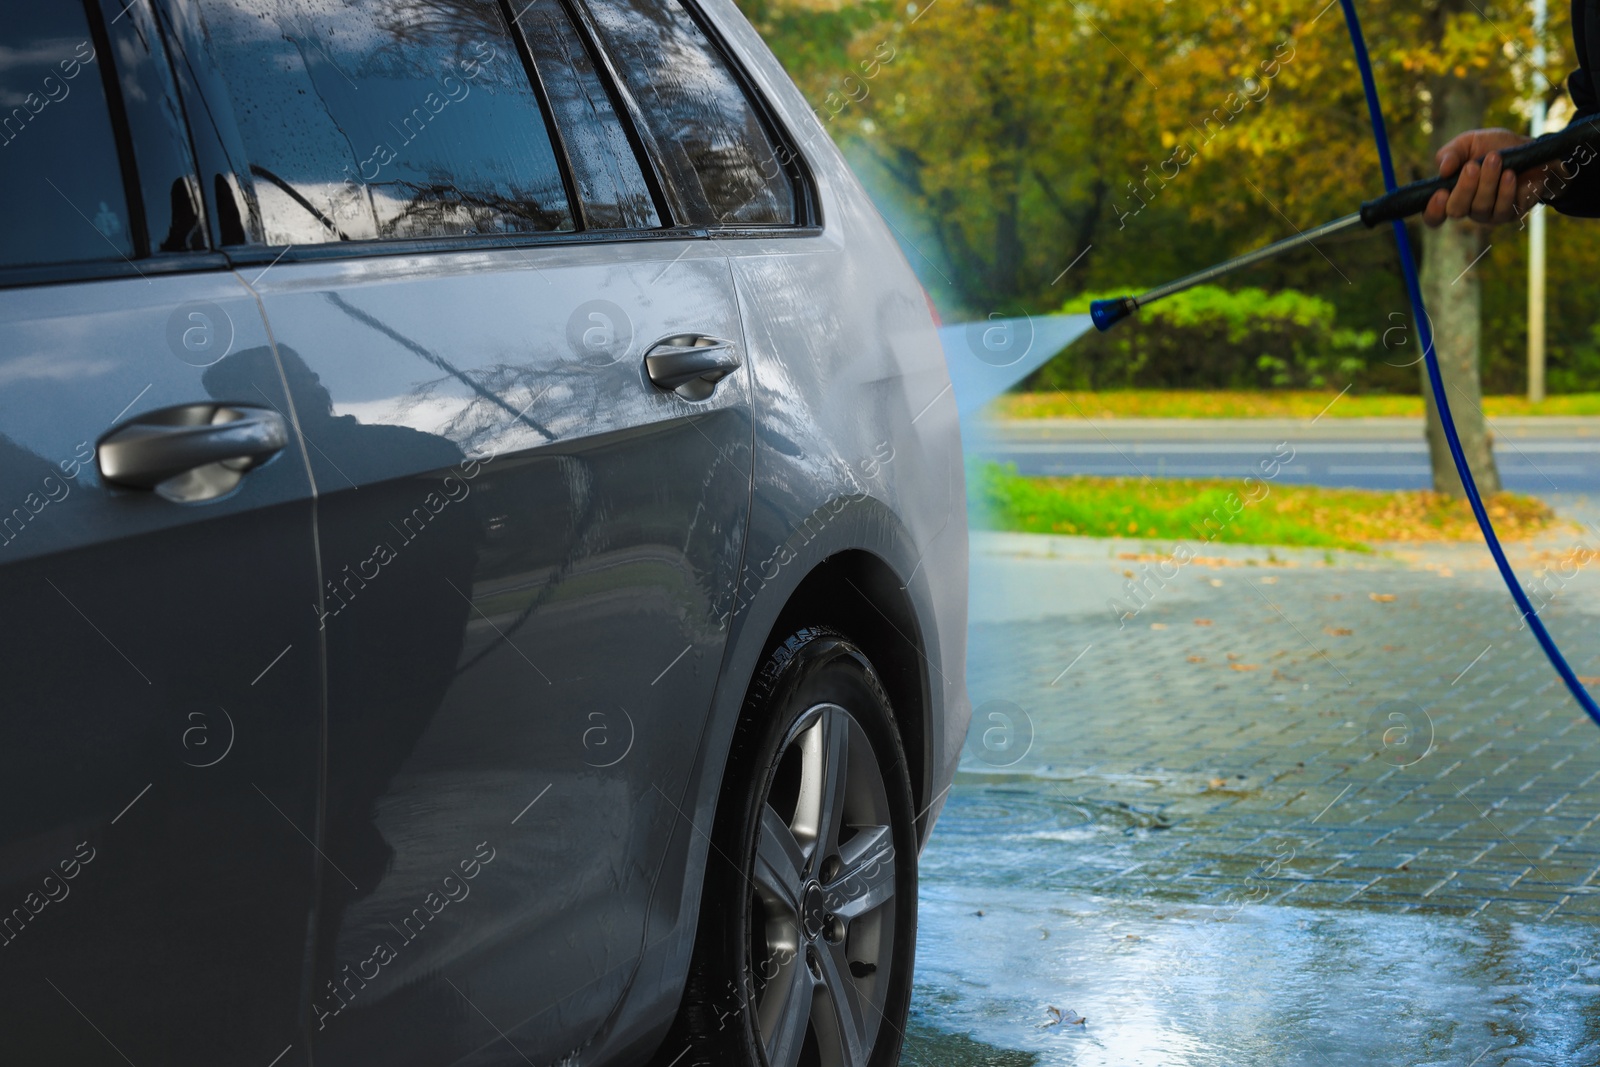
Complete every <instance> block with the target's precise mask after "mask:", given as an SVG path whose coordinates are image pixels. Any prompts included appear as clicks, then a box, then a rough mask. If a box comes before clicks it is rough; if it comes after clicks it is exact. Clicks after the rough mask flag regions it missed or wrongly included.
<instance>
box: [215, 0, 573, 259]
mask: <svg viewBox="0 0 1600 1067" xmlns="http://www.w3.org/2000/svg"><path fill="white" fill-rule="evenodd" d="M200 9H201V11H202V12H203V15H204V20H205V29H206V34H207V37H208V38H209V40H210V42H211V49H212V52H213V55H214V57H215V59H216V61H217V65H218V66H219V67H220V68H221V70H222V73H223V77H224V78H225V79H226V80H227V82H228V88H229V92H230V94H231V95H232V97H233V105H234V110H235V113H236V114H237V115H238V121H239V129H240V134H241V136H242V137H243V139H244V147H245V151H246V153H247V154H248V156H249V166H250V176H251V178H252V179H253V180H254V184H255V195H256V199H257V201H258V206H259V210H260V214H261V221H262V226H263V229H264V230H265V233H266V240H267V243H269V244H315V243H320V242H325V241H339V240H358V239H363V238H374V237H380V238H414V237H453V236H461V235H469V234H495V233H537V232H543V231H548V230H568V229H571V228H572V212H571V209H570V207H569V205H568V203H567V197H566V192H565V189H564V187H563V184H562V180H561V172H560V170H559V168H558V167H557V165H556V159H555V152H554V151H553V149H552V148H551V145H550V136H549V131H548V127H547V126H546V123H545V119H544V115H543V113H542V111H541V109H540V107H539V104H538V100H537V98H536V97H535V96H534V93H533V89H532V86H531V85H529V83H528V78H527V72H526V70H525V69H524V67H523V65H522V62H521V59H520V57H519V55H518V53H517V50H516V48H515V46H514V44H513V42H512V38H511V35H510V33H509V32H508V31H507V29H506V24H505V20H504V19H503V18H502V17H501V13H500V7H499V5H498V4H496V3H493V2H489V0H399V2H393V0H354V2H341V0H252V2H251V3H250V4H248V5H246V4H240V3H238V2H237V0H200Z"/></svg>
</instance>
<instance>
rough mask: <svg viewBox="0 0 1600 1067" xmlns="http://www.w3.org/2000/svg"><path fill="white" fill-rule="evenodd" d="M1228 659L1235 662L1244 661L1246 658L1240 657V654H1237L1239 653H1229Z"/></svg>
mask: <svg viewBox="0 0 1600 1067" xmlns="http://www.w3.org/2000/svg"><path fill="white" fill-rule="evenodd" d="M1228 658H1229V659H1230V660H1234V659H1243V658H1244V657H1243V656H1241V655H1239V653H1237V652H1229V653H1228Z"/></svg>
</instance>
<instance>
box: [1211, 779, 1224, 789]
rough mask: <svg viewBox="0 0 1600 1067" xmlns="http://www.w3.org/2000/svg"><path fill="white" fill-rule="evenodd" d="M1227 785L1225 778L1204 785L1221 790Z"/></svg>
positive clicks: (1212, 780)
mask: <svg viewBox="0 0 1600 1067" xmlns="http://www.w3.org/2000/svg"><path fill="white" fill-rule="evenodd" d="M1227 784H1228V780H1227V779H1226V778H1213V779H1211V781H1209V782H1207V783H1206V785H1208V786H1210V787H1211V788H1212V789H1221V788H1222V787H1223V786H1225V785H1227Z"/></svg>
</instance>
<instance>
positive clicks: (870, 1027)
mask: <svg viewBox="0 0 1600 1067" xmlns="http://www.w3.org/2000/svg"><path fill="white" fill-rule="evenodd" d="M895 884H896V857H895V851H894V828H893V811H892V809H891V808H890V805H889V791H888V787H887V785H886V784H885V782H884V780H883V774H882V772H881V771H880V770H879V768H878V761H877V757H876V755H875V754H874V752H873V750H872V745H871V742H870V741H869V740H868V739H867V735H866V732H865V731H864V730H863V729H862V727H861V724H860V723H858V722H857V721H856V720H855V718H854V717H853V716H852V715H851V714H850V713H849V712H848V711H846V710H845V709H844V708H843V707H840V706H839V705H837V704H827V703H825V704H817V705H815V706H813V707H811V708H809V709H807V711H806V713H805V714H804V715H802V716H801V717H800V719H799V720H798V722H797V723H796V725H795V727H794V729H793V730H791V731H790V734H789V737H788V739H787V740H786V742H785V744H784V747H783V749H782V750H781V753H780V756H779V761H778V766H777V769H776V771H775V772H774V774H773V775H772V778H771V780H770V781H769V784H768V792H767V796H766V798H765V799H764V800H763V803H762V807H761V825H760V826H759V828H758V829H757V833H756V854H755V865H754V871H753V873H752V877H751V886H752V888H753V890H754V892H753V893H752V894H751V899H750V912H751V914H750V927H749V928H750V941H751V944H750V959H751V961H752V968H753V978H754V985H755V996H754V1000H753V1007H754V1020H753V1021H754V1023H755V1030H756V1035H757V1038H758V1040H759V1042H760V1044H761V1048H762V1051H763V1053H764V1054H765V1057H766V1061H767V1064H768V1065H769V1067H867V1061H868V1059H869V1057H870V1056H871V1054H872V1050H873V1048H874V1046H875V1045H876V1044H877V1038H878V1031H879V1028H880V1027H881V1026H882V1025H883V1023H884V1014H883V1006H884V1001H885V999H886V997H887V995H888V989H889V984H890V979H891V977H892V976H891V971H892V968H893V961H894V955H895V948H896V946H895V943H894V942H895V911H896V906H897V902H896V900H895Z"/></svg>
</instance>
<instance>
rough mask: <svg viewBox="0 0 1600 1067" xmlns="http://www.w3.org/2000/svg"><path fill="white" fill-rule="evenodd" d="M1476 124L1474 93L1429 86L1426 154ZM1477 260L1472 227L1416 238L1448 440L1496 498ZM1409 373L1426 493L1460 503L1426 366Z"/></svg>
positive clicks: (1440, 82)
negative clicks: (1423, 442)
mask: <svg viewBox="0 0 1600 1067" xmlns="http://www.w3.org/2000/svg"><path fill="white" fill-rule="evenodd" d="M1483 116H1484V101H1483V94H1482V90H1481V88H1479V87H1478V86H1477V85H1476V84H1474V83H1473V82H1471V81H1468V80H1465V79H1461V78H1454V77H1448V76H1447V77H1444V78H1440V79H1437V80H1436V81H1435V83H1434V92H1433V141H1434V144H1433V148H1434V150H1435V151H1437V150H1438V149H1439V148H1440V147H1442V146H1443V145H1444V143H1445V142H1446V141H1448V140H1449V139H1450V138H1452V137H1454V136H1455V135H1456V134H1458V133H1460V132H1462V131H1463V130H1473V129H1477V128H1479V127H1480V126H1482V125H1483ZM1482 254H1484V246H1483V231H1482V229H1481V227H1479V226H1478V225H1477V224H1475V223H1472V222H1468V221H1462V222H1447V223H1445V224H1444V225H1443V226H1441V227H1439V228H1438V229H1437V230H1425V231H1424V232H1423V237H1422V298H1423V301H1424V302H1425V303H1426V304H1427V306H1428V317H1429V319H1430V321H1431V324H1432V326H1433V346H1434V352H1435V353H1436V355H1437V356H1438V359H1439V374H1440V376H1441V377H1442V378H1443V379H1444V387H1445V395H1446V398H1447V399H1448V400H1449V402H1450V411H1451V413H1452V414H1454V415H1455V423H1456V433H1457V434H1458V435H1459V436H1460V438H1461V450H1462V451H1463V452H1464V453H1466V457H1467V466H1468V467H1469V468H1470V469H1471V471H1472V478H1473V480H1474V481H1476V482H1477V483H1478V489H1479V491H1480V492H1482V493H1484V494H1489V493H1498V492H1499V491H1500V472H1499V470H1498V469H1497V468H1496V467H1495V462H1494V450H1493V448H1492V447H1491V443H1490V438H1489V428H1488V424H1487V423H1486V422H1485V420H1484V417H1483V386H1482V382H1481V379H1480V377H1479V374H1478V363H1479V354H1480V348H1481V335H1482V314H1483V310H1482V305H1483V294H1482V285H1481V283H1480V282H1479V280H1478V268H1477V265H1476V264H1477V260H1478V257H1479V256H1480V255H1482ZM1417 367H1418V370H1419V371H1420V372H1421V375H1422V396H1423V403H1424V405H1425V406H1426V409H1427V438H1428V456H1429V459H1430V460H1431V462H1432V466H1433V488H1434V491H1435V492H1439V493H1447V494H1449V495H1450V496H1452V497H1456V498H1460V497H1463V496H1465V495H1466V494H1465V492H1464V491H1463V490H1462V486H1461V477H1460V475H1458V474H1457V473H1456V468H1455V463H1454V461H1452V460H1451V458H1450V446H1449V445H1448V444H1447V443H1446V442H1445V437H1444V424H1443V423H1442V422H1441V421H1440V419H1439V408H1438V405H1437V404H1436V403H1435V402H1434V398H1433V389H1432V387H1431V386H1430V384H1429V382H1428V368H1427V365H1426V364H1425V363H1420V362H1419V363H1418V364H1417Z"/></svg>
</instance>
